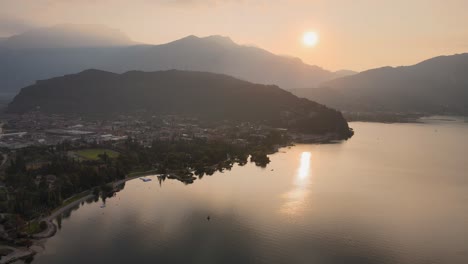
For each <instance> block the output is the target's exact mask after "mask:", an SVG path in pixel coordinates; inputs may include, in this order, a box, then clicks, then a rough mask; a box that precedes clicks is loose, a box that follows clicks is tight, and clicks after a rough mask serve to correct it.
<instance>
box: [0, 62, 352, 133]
mask: <svg viewBox="0 0 468 264" xmlns="http://www.w3.org/2000/svg"><path fill="white" fill-rule="evenodd" d="M35 110H40V111H41V112H45V113H53V114H79V115H80V116H89V115H116V114H131V113H136V112H139V113H147V114H149V115H152V114H181V115H189V116H196V117H200V118H203V119H211V120H239V121H253V122H265V123H267V124H270V125H274V126H277V127H287V128H290V129H292V130H297V131H300V132H307V133H317V134H324V133H334V134H336V135H337V136H338V137H339V138H348V137H350V136H351V135H352V134H351V132H350V131H349V127H348V124H347V122H346V120H345V119H344V118H343V116H342V115H341V113H340V112H338V111H336V110H333V109H330V108H327V107H325V106H323V105H320V104H317V103H315V102H311V101H309V100H307V99H300V98H298V97H296V96H294V95H292V94H291V93H290V92H287V91H285V90H282V89H280V88H279V87H277V86H273V85H261V84H253V83H249V82H246V81H242V80H238V79H235V78H233V77H230V76H226V75H220V74H214V73H205V72H193V71H178V70H170V71H160V72H141V71H131V72H127V73H124V74H115V73H110V72H105V71H99V70H86V71H83V72H81V73H78V74H73V75H66V76H63V77H57V78H52V79H49V80H44V81H39V82H37V83H36V84H35V85H32V86H29V87H26V88H24V89H22V90H21V92H20V93H19V94H18V95H17V96H16V97H15V98H14V100H13V101H12V102H11V103H10V105H9V106H8V109H7V111H8V112H10V113H25V112H29V111H35Z"/></svg>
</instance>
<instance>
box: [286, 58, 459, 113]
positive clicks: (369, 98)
mask: <svg viewBox="0 0 468 264" xmlns="http://www.w3.org/2000/svg"><path fill="white" fill-rule="evenodd" d="M292 92H293V93H294V94H296V95H297V96H300V97H305V98H308V99H311V100H314V101H317V102H319V103H323V104H326V105H328V106H331V107H335V108H337V109H340V110H346V111H363V112H404V113H424V114H461V115H467V114H468V54H457V55H453V56H441V57H436V58H432V59H429V60H426V61H423V62H421V63H419V64H416V65H413V66H406V67H397V68H392V67H384V68H379V69H374V70H369V71H365V72H361V73H359V74H356V75H353V76H348V77H343V78H338V79H335V80H331V81H328V82H325V83H323V84H321V88H318V89H317V88H310V89H295V90H292Z"/></svg>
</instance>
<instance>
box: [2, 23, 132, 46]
mask: <svg viewBox="0 0 468 264" xmlns="http://www.w3.org/2000/svg"><path fill="white" fill-rule="evenodd" d="M135 44H137V43H136V42H134V41H132V40H131V39H130V38H129V37H128V36H126V35H125V34H123V33H122V32H121V31H119V30H116V29H112V28H109V27H106V26H103V25H75V24H61V25H56V26H53V27H50V28H37V29H32V30H29V31H26V32H24V33H22V34H19V35H14V36H11V37H9V38H5V39H3V41H2V39H0V47H1V48H7V49H54V48H80V47H109V46H110V47H112V46H129V45H135Z"/></svg>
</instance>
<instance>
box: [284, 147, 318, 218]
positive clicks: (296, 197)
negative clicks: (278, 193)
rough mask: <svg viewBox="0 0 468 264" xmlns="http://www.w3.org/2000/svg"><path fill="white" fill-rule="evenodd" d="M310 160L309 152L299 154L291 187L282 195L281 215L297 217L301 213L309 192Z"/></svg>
mask: <svg viewBox="0 0 468 264" xmlns="http://www.w3.org/2000/svg"><path fill="white" fill-rule="evenodd" d="M310 160H311V153H310V152H302V153H301V157H300V162H299V168H298V169H297V172H296V176H295V177H294V181H293V187H292V189H291V190H290V191H288V192H286V193H285V194H283V198H284V200H285V202H284V204H283V205H282V206H281V209H280V212H281V213H283V214H286V215H289V216H298V215H300V214H301V213H302V212H303V210H304V206H305V203H306V198H307V196H308V195H309V192H310V191H309V188H308V186H309V184H310V174H311V165H310Z"/></svg>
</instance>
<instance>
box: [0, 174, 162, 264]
mask: <svg viewBox="0 0 468 264" xmlns="http://www.w3.org/2000/svg"><path fill="white" fill-rule="evenodd" d="M152 174H155V172H154V170H150V171H143V172H133V173H129V174H128V175H129V176H130V177H126V178H125V179H121V180H117V181H114V182H111V184H112V187H113V189H115V188H116V187H117V186H119V185H121V184H123V183H125V182H127V181H131V180H135V179H137V178H140V177H142V176H149V175H152ZM109 184H110V183H109ZM90 191H91V190H88V191H85V192H90ZM85 192H82V193H79V194H76V195H74V196H72V197H70V198H68V199H67V200H70V199H73V198H74V197H76V196H79V195H82V194H83V193H85ZM94 196H95V195H94V194H88V195H85V196H83V197H81V198H80V199H78V200H76V201H73V202H71V203H69V204H66V205H64V206H61V207H59V208H56V209H55V210H54V211H53V212H52V213H51V214H50V215H48V216H45V217H43V218H41V219H39V222H42V221H44V222H46V223H47V228H46V229H45V230H43V231H41V232H39V233H37V234H33V235H31V242H32V245H31V246H30V247H13V246H7V245H5V246H3V245H1V246H0V248H2V249H7V250H12V252H10V253H9V254H8V255H5V256H3V257H1V259H0V264H7V263H12V262H14V261H17V260H21V259H25V258H29V257H32V256H34V255H36V254H37V253H39V252H38V251H37V250H34V249H33V248H37V247H39V248H41V247H42V246H43V245H42V244H43V243H44V241H45V240H47V239H48V238H51V237H53V236H54V235H55V234H56V233H57V226H56V225H55V224H54V223H53V221H54V219H55V218H57V217H58V216H59V215H61V214H63V213H64V212H66V211H67V210H70V209H72V208H73V207H75V206H77V205H80V204H81V203H82V202H85V201H87V200H88V199H90V198H93V197H94Z"/></svg>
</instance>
